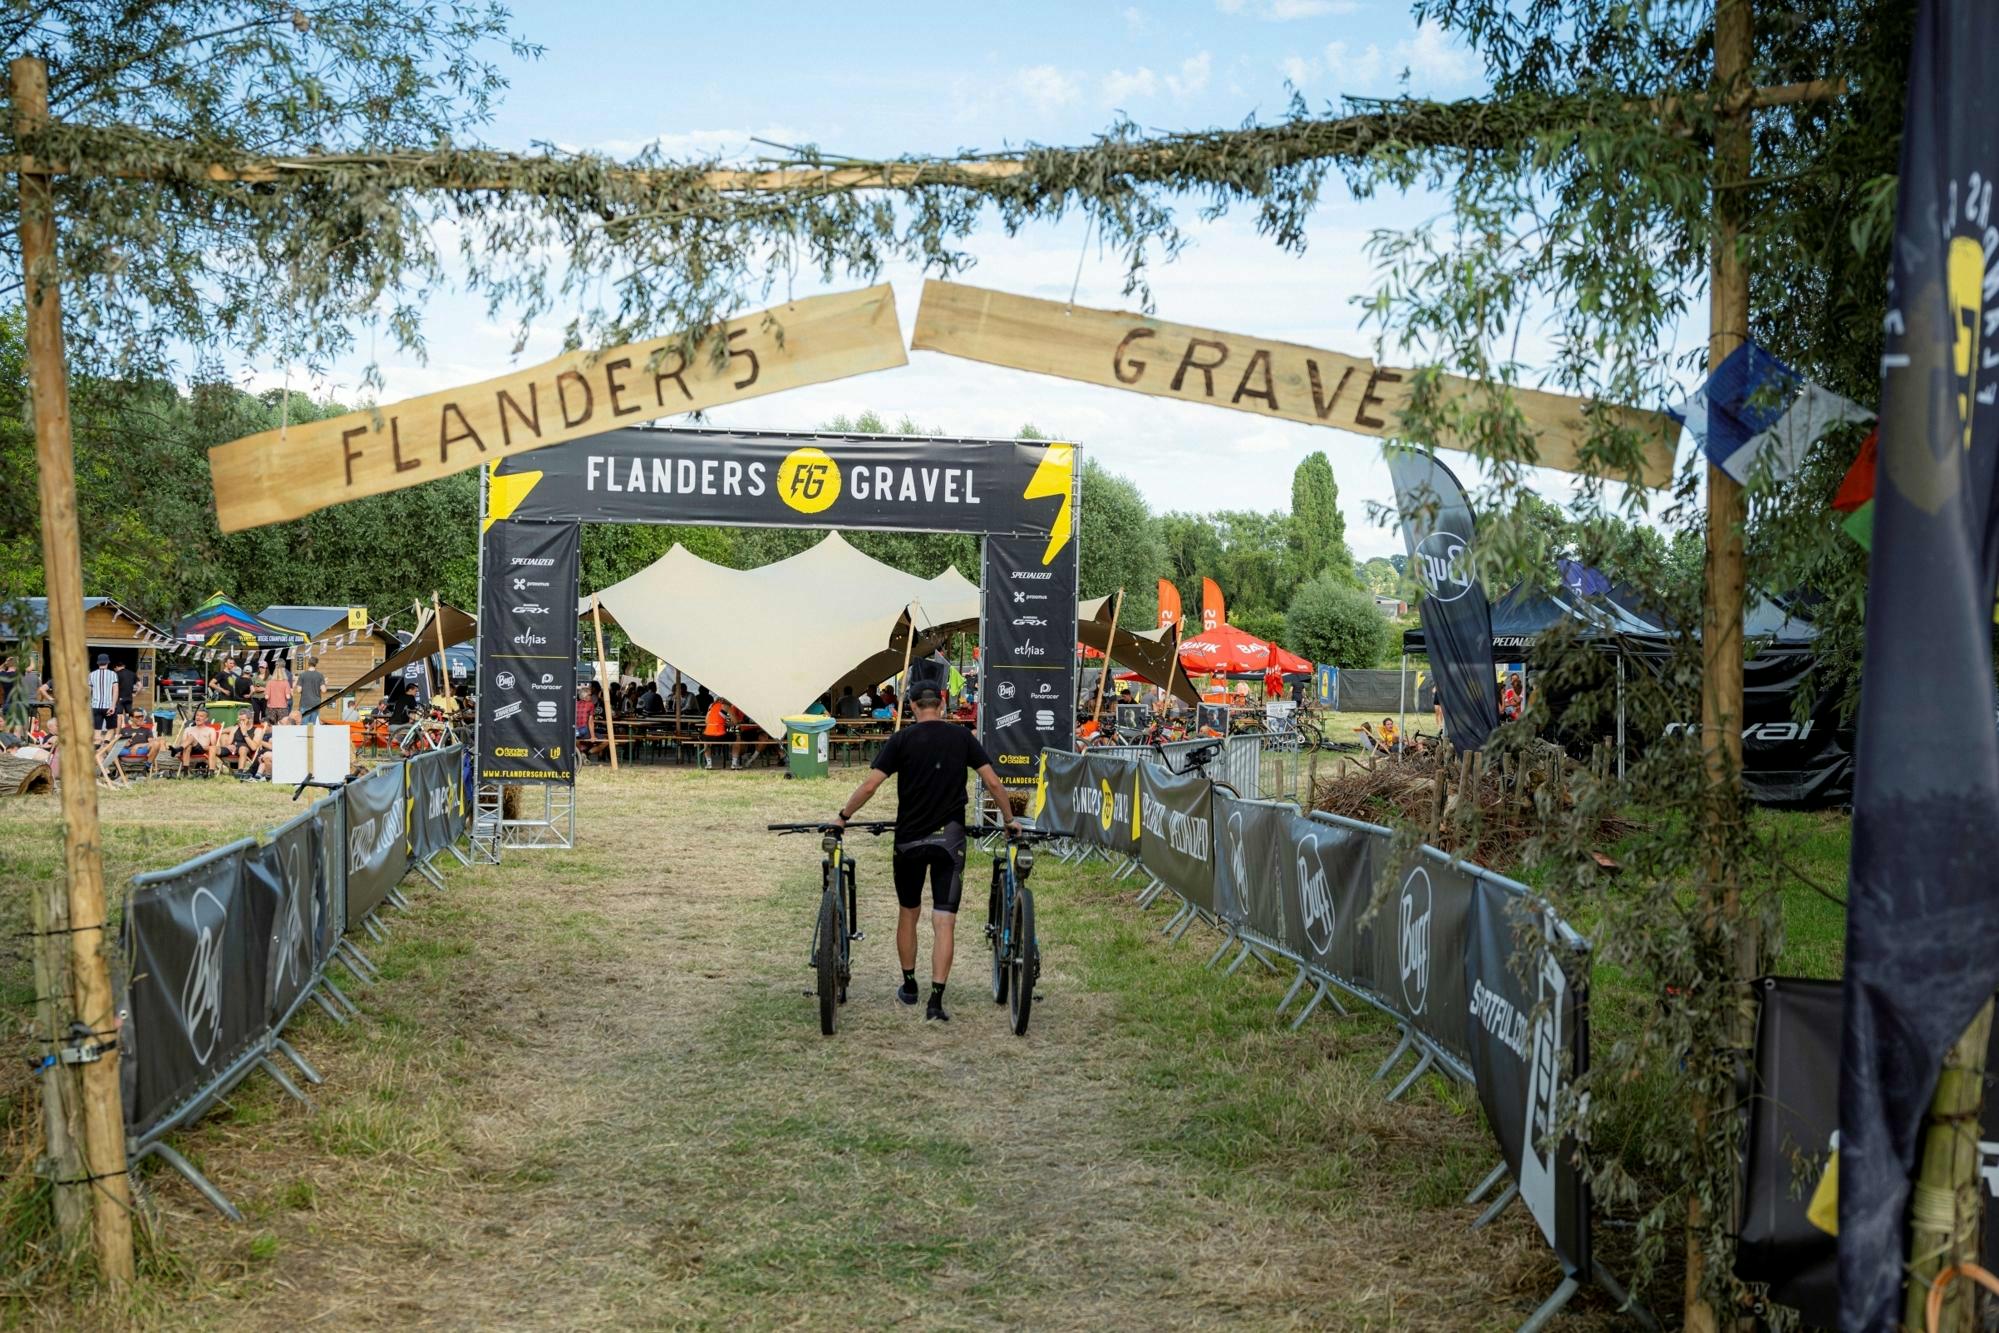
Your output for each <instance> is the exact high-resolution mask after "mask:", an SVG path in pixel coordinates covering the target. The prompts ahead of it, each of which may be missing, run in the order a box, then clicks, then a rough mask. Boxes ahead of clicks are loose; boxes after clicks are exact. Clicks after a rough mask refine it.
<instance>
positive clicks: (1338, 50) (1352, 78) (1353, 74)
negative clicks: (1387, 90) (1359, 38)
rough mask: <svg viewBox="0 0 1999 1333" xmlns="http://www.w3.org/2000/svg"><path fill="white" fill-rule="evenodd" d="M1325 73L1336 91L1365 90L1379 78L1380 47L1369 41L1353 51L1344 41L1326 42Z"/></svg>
mask: <svg viewBox="0 0 1999 1333" xmlns="http://www.w3.org/2000/svg"><path fill="white" fill-rule="evenodd" d="M1326 74H1327V76H1328V77H1329V78H1331V80H1332V82H1333V87H1334V90H1335V91H1337V92H1343V93H1359V92H1366V91H1368V90H1369V89H1371V88H1373V87H1374V86H1375V82H1376V81H1377V80H1378V79H1380V78H1381V48H1380V47H1378V46H1376V45H1375V44H1374V43H1373V42H1369V43H1368V44H1367V45H1366V47H1364V48H1363V49H1362V50H1360V51H1359V52H1358V53H1355V52H1350V51H1348V50H1347V44H1346V43H1345V42H1327V43H1326Z"/></svg>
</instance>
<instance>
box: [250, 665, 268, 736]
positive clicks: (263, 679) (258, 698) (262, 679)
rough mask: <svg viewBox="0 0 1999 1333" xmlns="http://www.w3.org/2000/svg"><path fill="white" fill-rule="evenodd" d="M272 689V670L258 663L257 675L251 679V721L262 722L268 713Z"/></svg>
mask: <svg viewBox="0 0 1999 1333" xmlns="http://www.w3.org/2000/svg"><path fill="white" fill-rule="evenodd" d="M270 688H271V669H270V668H269V667H267V666H265V665H264V664H263V663H262V662H259V663H257V674H256V675H254V676H252V677H251V678H250V721H251V722H252V723H259V722H262V721H263V720H264V719H265V718H266V717H267V716H268V713H267V712H266V711H265V710H266V709H267V708H268V707H269V701H270Z"/></svg>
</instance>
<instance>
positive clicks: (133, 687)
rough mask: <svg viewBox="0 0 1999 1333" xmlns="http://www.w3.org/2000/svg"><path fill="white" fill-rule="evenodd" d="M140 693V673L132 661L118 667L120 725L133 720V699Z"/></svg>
mask: <svg viewBox="0 0 1999 1333" xmlns="http://www.w3.org/2000/svg"><path fill="white" fill-rule="evenodd" d="M138 693H139V673H138V672H137V671H136V670H134V669H133V668H132V666H131V664H130V663H125V664H122V665H120V666H119V668H118V725H119V726H121V727H122V726H125V725H126V724H127V723H129V722H130V721H131V720H132V700H133V699H134V698H136V697H137V696H138Z"/></svg>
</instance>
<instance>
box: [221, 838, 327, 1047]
mask: <svg viewBox="0 0 1999 1333" xmlns="http://www.w3.org/2000/svg"><path fill="white" fill-rule="evenodd" d="M333 804H334V801H333V799H332V798H328V799H327V800H323V801H320V802H319V803H318V804H316V805H314V807H313V808H312V809H310V810H308V811H306V812H305V813H304V814H302V815H299V816H298V817H297V818H296V819H293V820H292V821H290V822H289V823H287V824H285V825H283V826H282V827H280V828H278V829H276V830H274V831H273V832H272V833H271V836H270V840H269V841H268V842H266V843H265V844H264V845H263V846H261V847H258V848H255V849H254V850H252V851H250V852H249V853H248V854H247V855H246V856H245V858H244V863H243V870H244V876H245V878H246V879H247V881H248V885H247V890H246V891H247V892H249V893H253V894H263V895H265V896H267V897H268V898H270V900H271V936H270V960H269V971H268V975H269V978H270V985H269V993H268V998H267V1001H266V1003H265V1014H266V1021H268V1022H269V1023H270V1024H271V1025H272V1026H274V1027H275V1026H279V1025H281V1024H283V1022H284V1020H285V1019H286V1018H287V1017H288V1016H289V1015H290V1014H291V1011H292V1010H293V1009H296V1008H297V1007H298V1004H299V1001H301V1000H303V999H304V998H305V995H306V992H307V991H308V990H309V989H310V988H311V986H312V981H313V978H314V977H316V976H318V975H319V970H320V967H321V966H322V965H323V964H324V962H325V960H326V955H327V954H328V953H330V952H331V951H332V949H333V944H334V941H335V940H337V939H338V938H339V934H338V931H337V929H336V927H335V925H334V922H333V919H332V917H333V910H332V897H331V894H330V893H329V888H330V885H329V879H330V874H331V870H332V868H333V867H334V866H335V865H337V864H338V858H336V857H329V856H328V855H327V844H325V843H324V842H323V841H322V838H323V836H324V835H325V834H326V832H327V831H326V829H325V828H324V824H325V823H326V821H325V819H324V817H323V815H322V811H321V807H327V808H328V809H330V808H331V807H332V806H333ZM336 828H337V825H336Z"/></svg>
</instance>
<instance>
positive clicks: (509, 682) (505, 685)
mask: <svg viewBox="0 0 1999 1333" xmlns="http://www.w3.org/2000/svg"><path fill="white" fill-rule="evenodd" d="M493 684H495V685H497V686H498V687H499V688H501V689H503V690H511V689H512V688H513V687H514V673H513V672H511V671H502V672H501V673H500V674H499V675H497V676H495V677H493Z"/></svg>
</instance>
